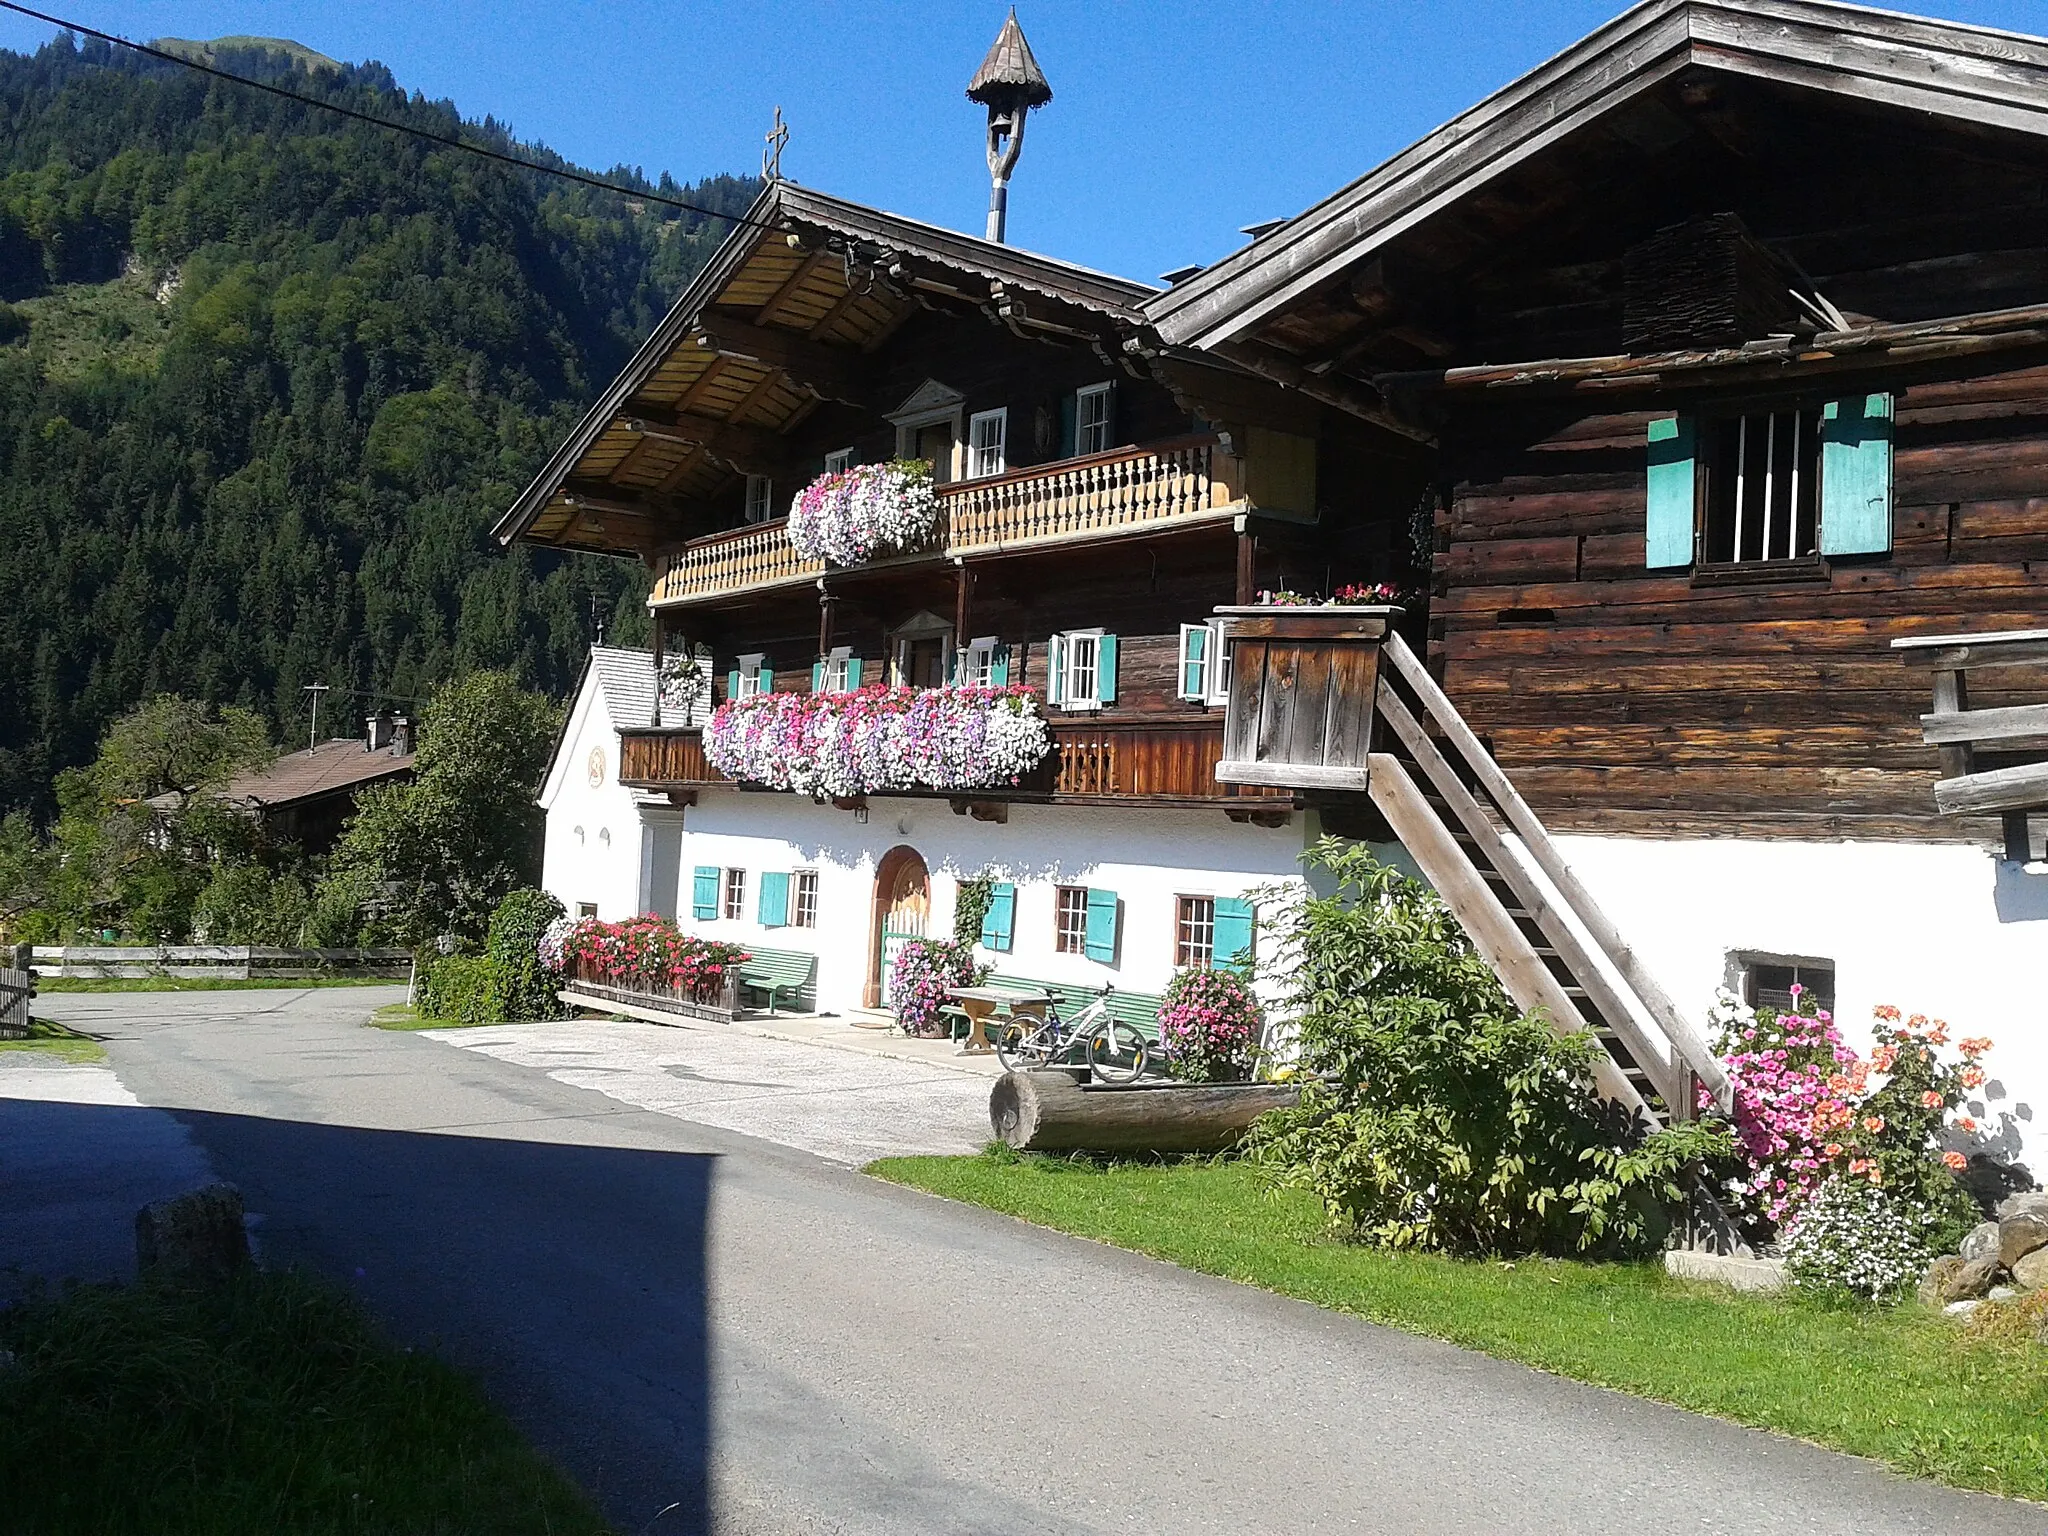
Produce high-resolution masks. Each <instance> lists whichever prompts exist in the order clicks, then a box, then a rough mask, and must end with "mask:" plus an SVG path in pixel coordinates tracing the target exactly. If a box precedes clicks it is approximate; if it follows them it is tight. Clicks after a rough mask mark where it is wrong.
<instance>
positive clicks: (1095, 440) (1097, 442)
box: [1074, 382, 1116, 456]
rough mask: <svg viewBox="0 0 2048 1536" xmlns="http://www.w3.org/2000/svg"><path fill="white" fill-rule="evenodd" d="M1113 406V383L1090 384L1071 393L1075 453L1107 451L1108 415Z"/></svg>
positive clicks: (1109, 416)
mask: <svg viewBox="0 0 2048 1536" xmlns="http://www.w3.org/2000/svg"><path fill="white" fill-rule="evenodd" d="M1115 408H1116V386H1115V385H1114V384H1110V383H1107V382H1105V383H1101V384H1090V385H1089V386H1088V387H1087V388H1086V389H1079V390H1076V391H1075V392H1074V452H1075V454H1076V455H1077V456H1078V455H1080V454H1084V453H1107V452H1108V451H1109V449H1110V447H1111V446H1112V445H1111V443H1110V440H1109V439H1110V431H1111V426H1110V422H1111V417H1112V414H1113V412H1114V411H1115Z"/></svg>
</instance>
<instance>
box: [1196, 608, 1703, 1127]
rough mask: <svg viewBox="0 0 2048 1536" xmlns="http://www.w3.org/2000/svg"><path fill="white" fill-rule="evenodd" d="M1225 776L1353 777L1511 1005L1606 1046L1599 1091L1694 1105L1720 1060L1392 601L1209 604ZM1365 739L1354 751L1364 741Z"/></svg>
mask: <svg viewBox="0 0 2048 1536" xmlns="http://www.w3.org/2000/svg"><path fill="white" fill-rule="evenodd" d="M1219 611H1220V613H1221V614H1222V615H1223V616H1224V618H1225V619H1226V621H1227V628H1226V631H1225V635H1226V640H1227V642H1228V643H1229V645H1230V648H1231V666H1232V671H1231V694H1230V703H1229V716H1228V718H1227V720H1226V723H1225V726H1224V739H1225V761H1224V762H1222V763H1221V764H1219V766H1218V768H1217V770H1216V772H1217V777H1218V778H1219V779H1223V780H1225V781H1226V782H1239V783H1257V784H1266V785H1285V784H1293V785H1296V786H1298V787H1299V788H1301V789H1302V790H1304V791H1320V792H1322V793H1325V794H1329V793H1333V792H1334V793H1345V792H1352V793H1356V792H1360V791H1362V792H1363V793H1364V794H1365V795H1366V796H1368V797H1369V798H1370V800H1371V802H1372V804H1373V806H1374V807H1375V808H1376V809H1377V810H1378V811H1379V813H1380V814H1381V816H1382V817H1384V818H1385V820H1386V822H1387V825H1388V826H1389V827H1390V828H1391V829H1392V831H1393V834H1394V836H1395V837H1396V838H1397V839H1398V840H1399V841H1400V842H1401V844H1402V846H1403V847H1405V848H1406V849H1407V850H1408V853H1409V855H1410V856H1411V857H1412V858H1413V859H1414V860H1415V863H1416V865H1417V867H1419V868H1420V869H1421V871H1422V873H1423V874H1424V876H1426V877H1427V878H1428V880H1429V882H1430V884H1431V885H1433V886H1434V887H1435V888H1436V890H1437V892H1438V894H1439V895H1441V896H1442V897H1443V899H1444V900H1445V902H1447V903H1448V904H1449V905H1450V907H1451V910H1452V911H1453V912H1454V913H1455V914H1456V915H1457V918H1458V920H1459V922H1460V923H1461V924H1462V925H1463V926H1464V929H1465V931H1466V933H1467V934H1468V935H1469V936H1470V937H1471V940H1472V943H1473V947H1474V948H1475V949H1476V950H1477V951H1478V952H1479V954H1480V955H1481V956H1482V957H1483V958H1484V959H1485V960H1486V962H1487V963H1488V965H1490V966H1491V967H1492V968H1493V971H1494V974H1495V975H1497V976H1498V977H1499V978H1500V980H1501V984H1502V985H1503V986H1504V987H1505V988H1506V989H1507V992H1508V995H1509V996H1510V997H1512V998H1513V999H1514V1001H1515V1004H1516V1005H1517V1006H1518V1007H1520V1008H1523V1009H1527V1010H1529V1011H1531V1012H1540V1013H1542V1014H1544V1015H1546V1016H1547V1017H1548V1018H1549V1019H1550V1021H1551V1022H1552V1024H1553V1025H1555V1026H1556V1027H1557V1028H1558V1029H1560V1030H1571V1031H1576V1030H1591V1031H1592V1032H1593V1033H1594V1034H1595V1035H1596V1036H1598V1037H1599V1040H1600V1043H1601V1044H1602V1045H1603V1046H1604V1047H1605V1048H1606V1057H1605V1061H1604V1063H1603V1064H1602V1065H1601V1067H1600V1068H1599V1070H1598V1072H1597V1086H1598V1088H1599V1091H1600V1093H1601V1094H1602V1095H1603V1096H1604V1097H1606V1098H1609V1099H1612V1100H1615V1101H1617V1102H1618V1103H1620V1104H1621V1105H1623V1106H1624V1107H1626V1108H1628V1109H1630V1110H1632V1111H1634V1112H1636V1113H1637V1114H1639V1115H1642V1116H1643V1117H1645V1118H1646V1119H1647V1120H1649V1121H1650V1122H1651V1123H1663V1122H1665V1121H1667V1120H1670V1119H1673V1118H1679V1119H1684V1118H1690V1117H1691V1116H1692V1114H1693V1113H1694V1112H1695V1110H1696V1108H1697V1105H1698V1090H1699V1087H1700V1086H1702V1085H1703V1086H1704V1087H1705V1088H1706V1089H1707V1091H1708V1093H1709V1095H1710V1096H1711V1097H1712V1099H1713V1100H1714V1101H1716V1102H1718V1103H1720V1104H1721V1105H1722V1106H1723V1107H1724V1108H1725V1107H1727V1106H1728V1104H1729V1100H1730V1089H1729V1084H1728V1079H1727V1075H1726V1074H1725V1073H1724V1072H1723V1071H1722V1069H1721V1066H1720V1064H1719V1062H1718V1061H1716V1060H1715V1058H1714V1054H1713V1052H1712V1051H1711V1050H1710V1049H1709V1048H1708V1047H1707V1044H1706V1041H1705V1040H1704V1039H1703V1038H1702V1037H1701V1036H1700V1034H1699V1032H1698V1031H1697V1030H1696V1029H1694V1028H1693V1026H1692V1025H1691V1024H1690V1023H1689V1022H1688V1021H1687V1020H1686V1019H1685V1017H1684V1016H1683V1015H1682V1014H1680V1013H1679V1011H1678V1009H1677V1007H1676V1005H1675V1004H1674V1003H1673V1002H1672V1001H1671V999H1670V997H1669V996H1668V995H1667V994H1666V993H1665V991H1664V989H1663V988H1662V987H1661V986H1660V985H1659V984H1658V983H1657V980H1656V978H1655V977H1654V976H1652V975H1651V974H1650V972H1649V969H1648V968H1647V967H1646V966H1645V965H1643V963H1642V962H1641V961H1640V960H1639V959H1638V958H1637V956H1636V954H1635V952H1634V951H1633V950H1632V949H1631V948H1630V947H1629V945H1628V942H1627V941H1626V940H1625V939H1624V938H1623V937H1622V935H1621V932H1620V930H1619V929H1617V928H1616V927H1615V925H1614V924H1613V922H1612V921H1610V920H1609V919H1608V917H1607V915H1606V914H1605V913H1604V912H1602V911H1601V910H1600V907H1599V904H1598V903H1597V902H1595V901H1594V900H1593V898H1592V896H1591V894H1590V893H1588V892H1587V890H1586V888H1585V886H1584V885H1583V884H1582V883H1581V882H1580V881H1579V879H1578V877H1577V876H1576V875H1575V874H1573V872H1572V870H1571V867H1570V866H1569V865H1568V864H1567V863H1566V862H1565V860H1564V858H1563V856H1562V855H1561V854H1560V853H1559V851H1558V849H1557V846H1556V844H1555V843H1554V842H1552V841H1551V838H1550V834H1549V833H1548V832H1547V831H1546V830H1545V829H1544V826H1543V823H1542V822H1541V821H1540V820H1538V819H1537V817H1536V814H1535V812H1533V811H1532V810H1530V808H1529V805H1528V803H1527V802H1526V801H1525V800H1523V799H1522V797H1521V795H1520V794H1519V793H1517V792H1516V790H1515V787H1514V785H1513V784H1512V783H1511V782H1510V781H1509V779H1508V776H1507V775H1506V773H1504V772H1503V771H1502V770H1501V767H1500V765H1499V764H1498V763H1496V762H1495V761H1494V760H1493V756H1492V754H1491V753H1489V752H1488V751H1487V750H1486V748H1485V746H1484V745H1483V744H1482V743H1481V742H1480V740H1479V738H1478V737H1477V736H1475V735H1474V734H1473V732H1472V730H1471V728H1470V727H1469V726H1468V725H1467V724H1466V723H1465V721H1464V718H1463V717H1462V716H1460V715H1459V713H1458V711H1457V709H1456V708H1455V707H1454V706H1453V705H1452V704H1451V701H1450V699H1449V698H1448V697H1446V695H1445V694H1444V691H1443V689H1442V688H1440V687H1439V686H1438V685H1437V683H1436V680H1435V679H1434V678H1432V677H1431V676H1430V675H1429V673H1428V671H1427V669H1426V668H1424V666H1423V665H1422V663H1421V662H1420V661H1419V660H1418V659H1417V658H1416V656H1415V653H1414V652H1413V651H1412V650H1410V649H1409V647H1408V645H1407V643H1406V642H1405V641H1403V640H1402V638H1401V637H1400V636H1399V635H1398V634H1396V633H1394V632H1393V629H1392V623H1391V621H1392V619H1393V618H1394V617H1395V616H1396V615H1397V614H1398V612H1399V610H1397V609H1360V608H1349V609H1335V608H1332V609H1321V610H1315V609H1291V610H1285V611H1284V613H1276V612H1275V611H1274V610H1271V609H1265V610H1253V609H1241V608H1240V609H1224V610H1219ZM1361 749H1364V750H1361Z"/></svg>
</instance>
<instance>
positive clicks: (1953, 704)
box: [1921, 670, 1973, 779]
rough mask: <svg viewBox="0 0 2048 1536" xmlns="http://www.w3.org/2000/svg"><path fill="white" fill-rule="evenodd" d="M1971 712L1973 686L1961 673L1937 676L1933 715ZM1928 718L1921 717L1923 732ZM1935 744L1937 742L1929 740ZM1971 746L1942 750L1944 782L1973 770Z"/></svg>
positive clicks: (1945, 673) (1938, 674)
mask: <svg viewBox="0 0 2048 1536" xmlns="http://www.w3.org/2000/svg"><path fill="white" fill-rule="evenodd" d="M1969 708H1970V682H1969V679H1968V678H1966V677H1964V676H1963V674H1962V672H1961V671H1959V670H1952V671H1943V672H1937V673H1935V674H1934V712H1935V713H1936V714H1937V715H1951V716H1954V715H1962V714H1965V713H1967V712H1968V711H1969ZM1926 723H1927V721H1926V717H1925V716H1922V717H1921V727H1922V729H1923V731H1924V730H1925V727H1926ZM1927 739H1928V740H1929V741H1932V740H1933V739H1934V738H1933V737H1932V736H1929V737H1928V738H1927ZM1972 766H1973V765H1972V764H1971V761H1970V744H1969V743H1968V742H1958V743H1956V744H1954V745H1949V746H1944V747H1943V748H1942V749H1941V772H1942V776H1943V777H1944V778H1950V779H1960V778H1962V777H1963V776H1964V775H1965V774H1967V773H1969V772H1970V771H1971V768H1972Z"/></svg>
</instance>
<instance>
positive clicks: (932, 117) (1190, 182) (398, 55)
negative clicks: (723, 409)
mask: <svg viewBox="0 0 2048 1536" xmlns="http://www.w3.org/2000/svg"><path fill="white" fill-rule="evenodd" d="M47 3H48V4H49V8H51V9H53V10H54V11H55V13H56V14H60V15H72V16H75V17H76V19H77V20H79V21H81V22H84V23H86V24H88V25H92V26H96V27H101V28H103V29H105V30H107V31H111V32H117V33H120V34H121V35H123V36H127V37H133V38H139V39H148V38H152V37H161V36H177V37H217V36H222V35H226V34H230V33H258V34H264V35H269V36H278V37H290V38H294V39H296V40H298V41H299V42H302V43H305V44H307V45H309V46H310V47H313V48H317V49H319V50H320V51H321V52H323V53H326V54H329V55H332V56H333V57H335V58H339V59H346V60H362V59H378V60H381V61H382V62H383V63H384V64H386V65H388V66H389V67H390V68H391V70H392V71H393V73H394V74H395V75H396V76H397V77H398V79H399V80H400V81H401V82H402V83H403V84H405V85H406V86H407V87H409V88H411V89H414V90H418V91H421V92H423V93H425V94H426V95H428V96H431V97H447V98H450V99H452V100H453V101H454V102H455V103H456V104H457V105H458V106H459V107H460V108H461V109H462V111H463V113H464V114H465V115H466V116H470V117H481V116H484V115H485V114H490V115H493V116H495V117H497V118H498V119H499V120H500V121H502V122H505V123H508V124H509V125H510V126H511V127H512V129H513V131H514V132H516V133H518V134H519V135H521V136H522V137H524V138H529V139H537V140H540V141H542V142H545V143H547V144H549V145H551V146H552V147H554V148H555V149H556V150H558V151H560V152H561V153H563V154H565V155H567V156H568V157H569V158H571V159H572V160H575V161H578V162H580V163H582V164H584V165H590V166H596V167H599V168H600V169H602V168H608V167H610V166H614V165H620V164H625V165H637V166H640V167H641V168H642V169H644V170H645V171H647V172H648V173H649V174H650V175H652V174H655V173H658V172H660V171H662V170H667V171H670V172H672V173H673V174H674V175H675V176H676V177H677V179H678V180H683V181H689V180H694V179H696V178H697V177H699V176H703V175H707V174H710V173H714V172H717V171H721V170H734V171H749V170H754V169H756V168H758V165H759V161H760V144H761V135H762V133H763V132H764V131H765V130H766V128H767V126H768V122H769V118H770V114H771V113H772V111H773V109H774V108H775V107H776V106H778V105H780V106H781V107H782V109H783V113H784V115H785V117H786V118H787V119H788V121H789V123H790V130H791V139H790V144H789V149H788V152H787V154H786V155H785V157H784V161H783V166H784V169H785V171H786V172H787V173H788V174H789V175H791V176H792V177H794V178H795V179H796V180H798V181H801V182H804V183H807V184H809V185H811V186H815V187H819V188H821V189H823V190H826V191H831V192H835V193H838V194H840V195H842V196H845V197H851V198H855V199H858V200H860V201H862V202H868V203H874V204H877V205H879V206H881V207H884V208H889V209H892V210H894V211H896V212H899V213H904V214H909V215H911V216H913V217H917V218H923V219H929V220H931V221H932V222H934V223H938V224H944V225H947V226H949V227H952V228H956V229H965V230H971V231H977V232H978V231H979V229H980V227H981V221H982V217H983V212H984V210H985V208H986V206H987V199H988V174H987V171H986V169H985V167H984V165H983V163H982V154H981V121H982V119H981V112H980V109H979V108H976V107H975V106H973V105H972V104H971V103H969V102H968V101H966V100H965V99H964V97H963V95H962V91H963V90H964V88H965V86H966V83H967V79H968V76H969V75H971V74H972V73H973V70H974V67H975V65H976V64H978V63H979V62H980V60H981V56H982V54H983V52H984V51H985V50H986V49H987V47H988V45H989V43H990V42H991V41H992V40H993V39H994V37H995V33H996V30H997V28H998V27H999V26H1000V25H1001V24H1002V20H1003V15H1004V9H1005V8H1004V6H1003V5H1002V4H999V3H994V0H987V3H984V0H976V3H972V4H964V3H959V0H946V3H943V4H922V5H885V4H877V3H866V0H804V3H798V0H654V3H651V4H650V3H645V0H642V3H638V4H631V5H628V4H618V3H612V4H597V3H591V0H490V3H485V0H429V3H425V4H409V5H394V4H390V3H385V4H354V3H349V0H324V3H313V0H155V3H144V0H47ZM67 3H69V4H70V5H71V7H72V8H71V9H66V8H65V6H66V4H67ZM38 8H43V7H38ZM1622 8H1623V6H1622V3H1621V0H1429V3H1426V4H1425V3H1418V0H1349V3H1343V4H1339V3H1334V0H1257V3H1243V4H1234V5H1222V4H1213V5H1199V6H1197V5H1173V4H1167V3H1164V0H1023V3H1022V4H1020V6H1019V9H1018V16H1019V20H1020V21H1021V22H1022V23H1023V26H1024V30H1025V33H1026V35H1027V36H1028V37H1029V38H1030V40H1031V44H1032V47H1033V49H1034V50H1035V51H1036V53H1037V55H1038V59H1039V63H1040V64H1041V65H1042V66H1043V68H1044V69H1045V72H1046V74H1047V76H1048V77H1049V78H1050V79H1051V81H1052V85H1053V90H1054V93H1055V99H1054V100H1053V102H1052V104H1051V105H1050V106H1049V107H1047V108H1045V109H1044V110H1042V111H1040V112H1037V113H1035V114H1033V117H1032V121H1031V125H1030V128H1029V131H1028V133H1027V136H1026V140H1025V151H1024V157H1023V161H1022V163H1021V165H1020V166H1019V168H1018V173H1017V178H1016V181H1015V183H1014V185H1013V189H1012V192H1011V200H1010V208H1011V213H1010V238H1011V240H1012V241H1013V243H1015V244H1018V245H1023V246H1028V247H1030V248H1032V249H1035V250H1043V251H1048V252H1051V253H1052V254H1054V255H1058V256H1063V257H1065V258H1067V259H1069V260H1072V261H1079V262H1084V263H1086V264H1088V265H1090V266H1095V267H1100V268H1103V269H1105V270H1108V271H1113V272H1119V273H1123V274H1125V275H1127V276H1131V277H1138V278H1145V279H1151V278H1153V277H1155V276H1156V275H1157V274H1158V273H1160V272H1162V271H1165V270H1166V269H1168V268H1170V267H1175V266H1181V265H1185V264H1188V263H1194V262H1202V263H1207V262H1210V261H1213V260H1215V259H1216V258H1218V257H1220V256H1222V255H1223V254H1225V253H1226V252H1228V251H1229V250H1231V249H1233V248H1234V247H1236V246H1237V245H1238V244H1240V243H1242V237H1241V236H1240V235H1239V234H1238V233H1237V230H1238V228H1239V226H1241V225H1244V224H1249V223H1252V222H1254V221H1256V220H1260V219H1266V218H1275V217H1279V216H1282V215H1285V214H1291V213H1296V212H1299V211H1300V210H1301V209H1302V208H1304V207H1306V206H1308V205H1309V204H1310V203H1313V202H1314V201H1316V200H1317V199H1318V198H1320V197H1322V196H1324V195H1326V194H1327V193H1329V192H1331V191H1333V190H1335V189H1336V188H1337V187H1338V186H1340V185H1342V184H1343V183H1344V182H1346V181H1349V180H1350V179H1352V178H1353V177H1355V176H1357V175H1359V174H1360V173H1362V172H1364V171H1366V170H1368V169H1370V168H1371V167H1372V166H1373V165H1374V164H1376V163H1378V162H1379V161H1380V160H1382V159H1384V158H1385V157H1386V156H1387V155H1389V154H1391V153H1392V152H1394V151H1395V150H1398V149H1399V148H1401V147H1402V146H1403V145H1405V144H1407V143H1409V142H1411V141H1412V140H1414V139H1415V138H1417V137H1419V136H1420V135H1422V134H1423V133H1426V132H1427V131H1428V130H1429V129H1431V128H1433V127H1434V126H1436V125H1437V124H1438V123H1440V122H1442V121H1443V120H1444V119H1445V118H1447V117H1450V116H1452V115H1454V114H1455V113H1457V112H1459V111H1461V110H1463V109H1464V108H1465V107H1467V106H1470V105H1471V104H1472V103H1473V102H1475V101H1477V100H1479V99H1480V98H1481V97H1482V96H1484V95H1486V94H1487V93H1488V92H1490V91H1492V90H1495V89H1497V88H1498V87H1500V86H1502V85H1504V84H1506V83H1507V82H1508V81H1510V80H1512V79H1513V78H1514V77H1515V76H1517V75H1518V74H1520V73H1522V72H1523V71H1524V70H1526V69H1528V68H1530V67H1531V66H1533V65H1535V64H1537V63H1540V62H1541V61H1542V60H1543V59H1545V58H1548V57H1549V56H1550V55H1552V54H1554V53H1556V52H1557V51H1559V50H1560V49H1562V48H1564V47H1566V46H1568V45H1569V44H1570V43H1571V42H1572V41H1574V40H1575V39H1576V38H1578V37H1580V36H1582V35H1583V34H1585V33H1586V32H1588V31H1590V30H1592V29H1593V28H1594V27H1596V26H1598V25H1600V24H1601V23H1602V22H1604V21H1606V20H1608V19H1609V18H1610V17H1612V16H1613V15H1615V14H1617V13H1618V12H1619V11H1620V10H1621V9H1622ZM1914 8H1915V9H1918V10H1920V11H1922V12H1923V13H1925V14H1929V15H1938V16H1943V17H1948V18H1951V19H1954V20H1958V21H1966V22H1973V23H1976V24H1978V25H1982V26H1994V27H2008V28H2013V29H2016V30H2021V31H2036V32H2048V0H1917V3H1916V5H1915V7H1914ZM50 35H51V29H50V28H48V27H45V26H42V25H40V24H38V23H32V22H28V21H25V20H23V19H22V18H19V17H15V16H11V15H7V16H0V46H4V47H13V48H33V47H35V46H36V45H38V44H39V43H41V42H43V41H44V40H45V39H47V38H48V37H49V36H50Z"/></svg>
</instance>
